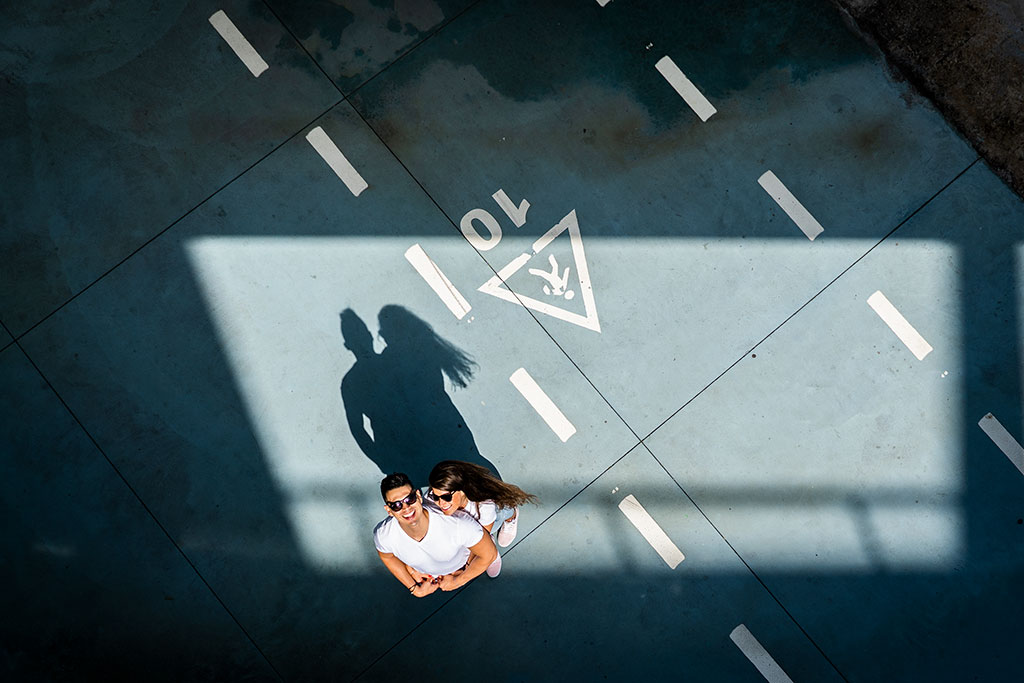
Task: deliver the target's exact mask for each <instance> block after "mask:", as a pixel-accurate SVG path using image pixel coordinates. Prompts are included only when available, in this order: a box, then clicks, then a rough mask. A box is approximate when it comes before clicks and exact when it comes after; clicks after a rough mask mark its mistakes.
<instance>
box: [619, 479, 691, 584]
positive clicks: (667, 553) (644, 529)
mask: <svg viewBox="0 0 1024 683" xmlns="http://www.w3.org/2000/svg"><path fill="white" fill-rule="evenodd" d="M619 509H620V510H622V514H624V515H626V519H628V520H629V521H630V522H632V523H633V526H635V527H636V530H637V531H639V532H640V535H641V536H643V537H644V538H646V539H647V542H648V543H650V544H651V547H652V548H654V549H655V550H656V551H657V552H658V554H659V555H661V559H663V560H665V564H667V565H668V566H669V567H670V568H671V569H675V568H676V567H678V566H679V563H680V562H682V561H683V560H685V559H686V557H684V556H683V553H682V551H681V550H679V548H678V547H677V546H676V544H675V543H673V542H672V539H671V538H669V537H668V534H666V533H665V532H664V531H663V530H662V528H661V527H660V526H658V523H657V522H655V521H654V518H653V517H651V515H650V513H649V512H647V510H645V509H644V506H643V505H641V504H640V502H639V501H638V500H637V499H636V498H634V497H633V495H632V494H630V495H628V496H626V497H625V498H623V499H622V501H621V502H620V503H619Z"/></svg>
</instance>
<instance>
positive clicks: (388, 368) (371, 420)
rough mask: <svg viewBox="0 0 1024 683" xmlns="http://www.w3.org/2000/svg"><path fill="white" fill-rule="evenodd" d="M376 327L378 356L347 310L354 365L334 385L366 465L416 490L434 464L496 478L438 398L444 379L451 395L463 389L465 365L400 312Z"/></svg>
mask: <svg viewBox="0 0 1024 683" xmlns="http://www.w3.org/2000/svg"><path fill="white" fill-rule="evenodd" d="M377 319H378V323H379V330H380V332H379V334H380V336H381V337H382V338H383V339H384V341H385V342H386V343H387V346H386V347H385V349H384V350H383V351H382V352H381V353H380V354H377V353H374V350H373V337H372V336H371V334H370V331H369V329H367V327H366V324H365V323H364V322H363V321H362V319H361V318H360V317H359V316H358V315H357V314H356V313H355V312H354V311H352V310H351V309H345V310H344V311H342V313H341V335H342V337H343V339H344V341H345V348H347V349H349V350H350V351H351V352H352V353H353V354H355V357H356V362H355V364H354V365H353V366H352V368H351V369H350V370H349V371H348V372H347V373H345V377H344V378H342V380H341V400H342V403H343V404H344V406H345V417H346V419H347V420H348V426H349V429H350V430H351V431H352V436H353V437H354V438H355V440H356V443H357V444H358V445H359V448H360V449H361V450H362V451H363V453H364V454H365V455H366V457H368V458H369V459H370V460H372V461H373V462H374V463H375V464H376V465H377V467H379V468H380V470H381V472H382V473H383V474H390V473H391V472H405V473H406V474H408V475H409V477H410V478H411V479H412V481H413V482H414V483H415V484H416V485H418V486H423V485H425V484H426V481H427V475H428V474H429V473H430V469H431V468H432V467H433V466H434V465H435V464H436V463H438V462H439V461H441V460H465V461H467V462H473V463H477V464H478V465H483V466H484V467H486V468H488V469H489V470H491V471H492V472H494V474H495V475H497V476H500V475H498V471H497V469H496V468H495V467H494V465H493V464H492V463H491V462H490V461H488V460H487V459H486V458H485V457H484V456H483V455H481V454H480V450H479V449H478V448H477V446H476V440H475V439H474V438H473V433H472V432H471V431H470V429H469V427H468V426H467V425H466V422H465V420H463V418H462V415H461V414H460V413H459V410H458V408H456V407H455V404H454V403H452V400H451V397H450V396H449V395H448V392H447V391H446V390H445V382H444V378H445V377H447V378H448V381H449V382H451V384H452V387H453V389H454V388H464V387H466V385H467V384H468V383H469V381H470V380H471V379H472V377H473V371H474V369H475V368H476V364H475V363H474V362H473V360H472V358H471V357H470V356H469V355H468V354H467V353H466V352H465V351H462V350H461V349H459V348H458V347H457V346H455V345H454V344H452V343H451V342H448V341H446V340H444V339H442V338H441V337H440V336H439V335H438V334H437V333H436V332H434V329H433V328H432V327H431V326H430V325H429V324H427V323H426V322H424V321H423V320H421V319H420V318H418V317H416V316H415V315H414V314H413V313H411V312H410V311H409V310H407V309H406V308H404V307H402V306H397V305H394V304H389V305H387V306H384V307H383V308H381V310H380V313H379V314H378V316H377ZM367 427H368V428H367Z"/></svg>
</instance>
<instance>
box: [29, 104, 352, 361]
mask: <svg viewBox="0 0 1024 683" xmlns="http://www.w3.org/2000/svg"><path fill="white" fill-rule="evenodd" d="M343 101H344V100H338V101H337V102H335V103H334V104H332V105H331V106H329V107H328V108H327V109H325V110H324V111H322V112H320V113H319V114H318V115H317V116H316V118H314V119H313V120H312V121H310V122H309V123H307V124H306V125H305V126H303V127H302V128H300V129H299V130H298V131H296V132H295V133H292V134H291V135H289V136H288V137H287V138H285V139H284V140H282V141H281V142H280V143H279V144H277V145H275V146H274V148H273V149H271V150H270V151H269V152H267V153H266V154H264V155H263V156H261V157H260V158H259V159H257V160H256V161H254V162H253V163H252V164H250V165H249V166H248V167H247V168H246V169H245V170H244V171H241V172H240V173H238V174H237V175H235V176H234V177H233V178H231V179H230V180H228V181H227V182H226V183H224V184H223V185H221V186H220V187H219V188H217V189H216V190H214V191H213V192H211V193H210V194H209V195H208V196H207V197H205V198H204V199H202V200H201V201H199V202H198V203H197V204H195V205H194V206H192V208H190V209H188V210H187V211H185V213H183V214H181V215H180V216H178V217H177V218H175V219H174V220H173V221H171V222H170V223H169V224H168V225H167V227H165V228H162V229H161V230H159V231H158V232H157V233H156V234H155V235H153V236H152V237H150V238H149V239H147V240H145V241H144V242H143V243H142V244H140V245H139V246H137V247H135V248H134V249H132V251H131V252H130V253H129V254H128V255H127V256H125V257H124V258H122V259H121V260H120V261H118V262H117V263H115V264H114V265H113V266H111V267H110V268H108V269H107V270H105V271H104V272H103V273H102V274H101V275H99V276H98V277H96V278H95V279H94V280H93V281H92V282H90V283H89V284H87V285H85V286H84V287H82V288H81V289H80V290H78V291H77V292H75V293H74V294H72V295H71V296H70V297H68V298H67V299H65V300H64V302H63V303H61V304H59V305H58V306H57V307H56V308H54V309H53V310H52V311H50V312H49V313H47V314H46V315H44V316H43V317H42V318H40V319H39V320H37V321H36V322H34V323H33V324H32V325H31V326H29V327H28V329H26V330H25V331H24V332H22V333H21V334H19V335H18V336H17V337H14V335H13V334H12V335H11V336H12V337H14V340H15V341H19V340H21V339H23V338H24V337H25V336H26V335H28V334H29V333H31V332H32V330H34V329H36V328H37V327H39V326H40V325H42V324H43V323H44V322H46V321H47V320H49V319H50V318H52V317H53V316H54V315H56V314H57V313H58V312H59V311H60V310H61V309H63V308H65V307H66V306H67V305H68V304H70V303H71V302H72V301H74V300H75V299H77V298H78V297H80V296H81V295H83V294H85V293H86V292H87V291H89V290H90V289H92V288H93V287H94V286H95V285H97V284H99V282H100V280H102V279H104V278H105V277H107V276H108V275H110V274H111V273H113V272H114V271H115V270H117V269H118V268H120V267H121V266H123V265H124V264H125V263H126V262H127V261H128V260H129V259H131V258H132V257H133V256H135V255H136V254H138V253H139V252H141V251H142V250H143V249H145V248H146V247H148V246H149V245H150V244H152V243H153V242H155V241H157V240H158V239H160V238H161V237H163V236H164V234H165V233H167V232H168V231H169V230H170V229H171V228H173V227H174V226H176V225H177V224H178V223H180V222H181V221H183V220H185V219H186V218H188V217H189V216H190V215H192V214H193V213H194V212H195V211H196V210H197V209H199V208H200V207H201V206H203V205H204V204H206V203H207V202H208V201H210V200H211V199H213V198H214V197H216V196H217V195H218V194H220V193H221V192H222V191H224V190H226V189H227V188H228V187H229V186H230V185H233V184H234V183H235V181H237V180H238V179H239V178H241V177H242V176H244V175H245V174H247V173H248V172H249V171H251V170H252V169H254V168H255V167H256V166H257V165H259V164H260V163H262V162H263V161H264V160H266V159H267V158H268V157H269V156H270V155H272V154H273V153H274V152H276V151H278V150H279V149H281V148H282V147H284V146H285V145H286V144H288V143H289V142H291V141H292V140H293V139H295V137H296V136H298V135H300V134H301V133H302V131H304V130H306V129H307V128H309V127H310V126H312V125H313V124H314V123H316V122H317V121H319V120H320V119H321V118H323V117H324V116H326V115H327V114H328V113H330V111H331V110H332V109H334V108H335V107H337V106H338V105H339V104H341V103H342V102H343Z"/></svg>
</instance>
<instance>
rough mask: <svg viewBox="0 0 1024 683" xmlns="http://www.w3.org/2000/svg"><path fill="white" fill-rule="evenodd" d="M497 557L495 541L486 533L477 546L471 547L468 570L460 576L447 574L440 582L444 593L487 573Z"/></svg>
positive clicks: (439, 584)
mask: <svg viewBox="0 0 1024 683" xmlns="http://www.w3.org/2000/svg"><path fill="white" fill-rule="evenodd" d="M497 557H498V549H497V548H495V547H494V541H493V540H491V535H490V534H488V533H484V535H483V538H481V539H480V540H479V541H478V542H477V544H476V545H474V546H470V548H469V562H467V563H466V568H465V569H464V570H463V571H462V572H460V573H459V575H458V576H456V575H454V574H445V575H444V576H442V577H441V580H440V581H439V582H438V586H439V587H440V588H441V590H443V591H453V590H457V589H459V588H462V587H463V586H465V585H466V584H467V583H469V582H470V581H472V580H473V579H475V578H476V577H478V576H480V575H481V574H483V573H484V572H485V571H487V568H488V567H490V566H491V563H492V562H494V560H495V559H497Z"/></svg>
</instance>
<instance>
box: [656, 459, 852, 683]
mask: <svg viewBox="0 0 1024 683" xmlns="http://www.w3.org/2000/svg"><path fill="white" fill-rule="evenodd" d="M641 445H642V446H643V447H644V450H646V451H647V453H648V454H649V455H650V456H651V457H652V458H654V461H655V462H656V463H658V465H659V466H660V467H661V469H662V470H663V471H664V472H665V474H666V475H668V477H669V479H671V480H672V483H673V484H675V485H676V487H677V488H678V489H679V490H680V491H681V492H682V494H683V495H684V496H686V499H687V500H689V501H690V503H691V504H692V505H693V507H695V508H697V512H699V513H700V515H701V517H703V518H704V519H705V520H706V521H707V523H708V524H710V525H711V528H712V529H714V530H715V533H716V534H718V535H719V537H720V538H721V539H722V541H723V542H724V543H725V544H726V545H727V546H729V550H731V551H732V552H733V554H734V555H735V556H736V559H738V560H739V561H740V562H742V563H743V566H744V567H746V568H747V571H748V572H750V575H751V576H753V577H754V580H756V581H757V582H758V583H759V584H761V587H762V588H764V590H765V592H766V593H768V595H769V596H771V598H772V600H774V601H775V603H776V604H777V605H778V606H779V609H781V610H782V611H783V613H785V615H786V616H787V617H789V619H790V621H792V622H793V624H794V625H796V627H797V628H798V629H800V632H801V633H803V634H804V637H805V638H807V640H809V641H810V642H811V644H812V645H813V646H814V648H815V649H816V650H817V651H818V652H819V653H820V654H821V656H822V657H824V658H825V661H826V662H828V663H829V665H830V666H831V667H832V668H833V669H834V670H835V672H836V673H837V674H838V675H839V677H840V678H842V679H843V680H844V681H847V683H849V679H848V678H846V676H844V675H843V673H842V672H841V671H840V670H839V667H838V666H836V665H835V663H834V662H833V661H832V659H831V658H830V657H829V656H828V655H827V654H825V651H824V650H823V649H822V648H821V646H820V645H818V643H817V641H815V640H814V639H813V638H811V635H810V634H809V633H808V632H807V630H806V629H804V627H803V626H802V625H801V624H800V622H799V621H797V620H796V618H795V617H794V616H793V615H792V614H791V613H790V611H789V610H788V609H786V606H785V605H783V604H782V601H781V600H779V598H778V597H776V595H775V593H773V592H772V590H771V589H770V588H768V585H767V584H766V583H765V582H764V581H763V580H762V579H761V577H760V576H758V574H757V572H755V571H754V568H753V567H751V566H750V564H748V563H747V561H746V560H745V559H744V558H743V556H742V555H740V553H739V551H738V550H736V548H735V547H734V546H733V544H732V543H730V542H729V539H728V538H726V537H725V534H723V533H722V532H721V530H720V529H719V528H718V526H717V525H715V523H714V522H712V521H711V518H710V517H708V515H707V513H706V512H704V509H703V508H702V507H701V506H700V505H698V504H697V501H696V500H694V499H693V496H691V495H690V494H689V492H688V491H687V490H686V489H685V488H683V485H682V484H680V483H679V482H678V481H677V480H676V478H675V477H673V476H672V473H671V472H669V470H668V468H667V467H665V464H664V463H663V462H661V460H660V459H659V458H658V456H657V455H655V453H654V451H653V450H651V447H650V446H648V445H647V443H646V442H641Z"/></svg>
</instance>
